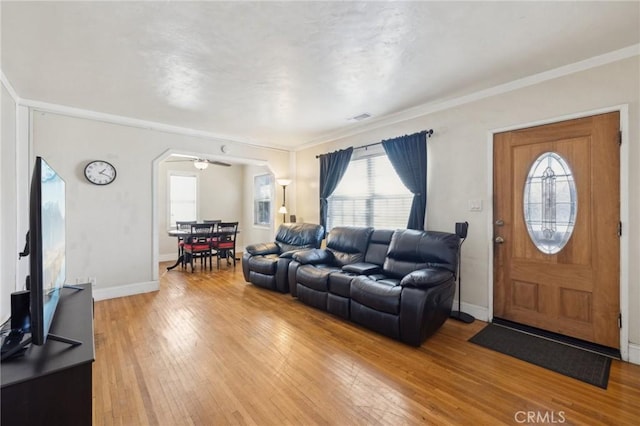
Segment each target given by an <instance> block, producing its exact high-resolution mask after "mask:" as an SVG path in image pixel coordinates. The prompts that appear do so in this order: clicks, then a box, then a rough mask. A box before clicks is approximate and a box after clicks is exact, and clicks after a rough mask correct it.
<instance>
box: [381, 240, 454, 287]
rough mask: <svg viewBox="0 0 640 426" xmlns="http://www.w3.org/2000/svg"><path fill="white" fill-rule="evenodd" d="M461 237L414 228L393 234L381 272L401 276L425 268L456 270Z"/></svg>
mask: <svg viewBox="0 0 640 426" xmlns="http://www.w3.org/2000/svg"><path fill="white" fill-rule="evenodd" d="M459 244H460V238H458V236H456V235H455V234H450V233H446V232H434V231H418V230H413V229H402V230H397V231H395V232H394V233H393V237H392V238H391V244H390V245H389V251H388V252H387V257H386V259H385V261H384V265H383V268H384V272H385V273H386V274H388V275H390V276H393V277H397V278H401V277H403V276H405V275H407V274H409V273H411V272H412V271H416V270H418V269H425V268H445V269H447V270H449V271H451V272H453V273H455V272H456V267H457V262H458V246H459Z"/></svg>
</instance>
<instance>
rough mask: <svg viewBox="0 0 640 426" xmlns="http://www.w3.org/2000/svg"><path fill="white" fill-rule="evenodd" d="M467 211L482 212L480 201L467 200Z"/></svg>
mask: <svg viewBox="0 0 640 426" xmlns="http://www.w3.org/2000/svg"><path fill="white" fill-rule="evenodd" d="M469 211H470V212H481V211H482V200H469Z"/></svg>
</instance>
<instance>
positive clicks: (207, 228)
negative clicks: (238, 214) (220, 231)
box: [183, 223, 215, 272]
mask: <svg viewBox="0 0 640 426" xmlns="http://www.w3.org/2000/svg"><path fill="white" fill-rule="evenodd" d="M214 228H215V224H213V223H192V224H191V235H189V237H188V238H187V239H186V240H185V243H184V246H183V249H184V255H185V258H186V259H188V261H189V264H190V265H191V272H194V270H195V268H194V266H193V262H194V260H195V259H196V258H200V268H201V269H204V268H206V266H207V259H209V270H211V269H213V252H214V249H213V247H212V242H211V237H212V236H213V234H214Z"/></svg>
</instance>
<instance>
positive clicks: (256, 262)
mask: <svg viewBox="0 0 640 426" xmlns="http://www.w3.org/2000/svg"><path fill="white" fill-rule="evenodd" d="M277 265H278V255H277V254H269V255H266V256H253V257H251V258H249V270H251V271H255V272H258V273H260V274H267V275H274V274H275V273H276V266H277Z"/></svg>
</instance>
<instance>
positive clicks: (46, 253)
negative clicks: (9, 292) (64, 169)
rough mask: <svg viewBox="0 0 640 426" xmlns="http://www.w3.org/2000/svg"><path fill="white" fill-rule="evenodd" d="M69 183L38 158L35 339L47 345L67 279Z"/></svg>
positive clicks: (32, 226) (33, 235)
mask: <svg viewBox="0 0 640 426" xmlns="http://www.w3.org/2000/svg"><path fill="white" fill-rule="evenodd" d="M65 245H66V227H65V182H64V180H63V179H62V178H61V177H60V175H58V174H57V173H56V172H55V170H53V168H51V166H49V164H47V162H46V161H45V160H44V159H43V158H42V157H36V162H35V166H34V169H33V176H32V179H31V191H30V197H29V252H30V254H29V255H30V269H29V273H30V275H29V290H30V292H31V302H30V303H31V309H30V310H31V342H32V343H33V344H35V345H43V344H44V343H45V342H46V340H47V336H48V334H49V328H50V327H51V322H52V321H53V316H54V314H55V312H56V307H57V306H58V300H59V299H60V291H61V289H62V287H63V286H64V283H65V279H66V259H65Z"/></svg>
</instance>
